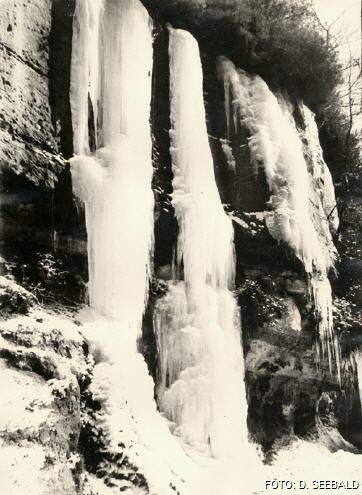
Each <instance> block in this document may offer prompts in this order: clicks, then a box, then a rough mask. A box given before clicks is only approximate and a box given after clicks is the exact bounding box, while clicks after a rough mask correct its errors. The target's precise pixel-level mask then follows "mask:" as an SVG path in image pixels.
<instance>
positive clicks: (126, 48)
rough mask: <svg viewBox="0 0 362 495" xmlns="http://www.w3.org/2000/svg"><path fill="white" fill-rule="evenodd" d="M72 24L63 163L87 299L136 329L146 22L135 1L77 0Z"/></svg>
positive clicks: (142, 250)
mask: <svg viewBox="0 0 362 495" xmlns="http://www.w3.org/2000/svg"><path fill="white" fill-rule="evenodd" d="M74 26H75V28H74V36H73V55H72V83H71V107H72V118H73V129H74V150H75V153H76V156H75V158H74V159H73V160H72V161H71V166H72V177H73V190H74V193H75V194H76V195H77V196H78V197H80V199H82V200H83V201H84V203H85V207H86V222H87V232H88V256H89V298H90V305H91V306H92V307H93V308H94V309H96V310H97V311H99V312H100V313H102V314H104V315H108V316H111V317H115V318H118V319H120V321H121V322H122V325H123V326H127V327H132V328H133V329H134V333H135V335H138V334H139V331H140V326H141V321H142V313H143V310H144V306H145V297H146V294H147V286H148V278H147V275H148V270H149V268H148V267H149V265H150V261H149V253H150V249H151V244H152V235H153V234H152V233H153V194H152V189H151V180H152V172H153V168H152V159H151V156H152V143H151V135H150V125H149V116H150V101H151V72H152V33H151V23H150V19H149V17H148V14H147V12H146V10H145V9H144V7H143V6H142V5H141V4H140V3H139V2H138V1H136V0H127V1H123V2H118V1H114V0H103V1H96V2H95V1H94V0H83V1H78V2H77V8H76V12H75V19H74ZM90 107H91V108H90ZM89 110H90V111H91V113H89ZM89 117H93V122H92V123H91V127H92V125H93V126H94V133H95V144H96V151H95V152H94V153H90V146H89V141H90V135H89V130H90V129H89V128H88V121H89ZM85 155H86V156H85Z"/></svg>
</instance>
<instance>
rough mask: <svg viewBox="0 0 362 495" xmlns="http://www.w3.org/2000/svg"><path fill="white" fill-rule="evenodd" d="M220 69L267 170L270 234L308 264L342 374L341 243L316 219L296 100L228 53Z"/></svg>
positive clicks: (325, 333) (315, 151)
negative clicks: (336, 284) (332, 278)
mask: <svg viewBox="0 0 362 495" xmlns="http://www.w3.org/2000/svg"><path fill="white" fill-rule="evenodd" d="M218 72H219V76H220V78H222V80H223V81H224V87H225V91H226V92H225V101H228V100H229V99H230V95H231V97H232V104H231V105H228V107H229V109H228V111H229V112H231V113H232V115H231V116H230V115H229V116H228V117H227V120H228V122H232V121H233V122H234V126H235V129H234V130H235V132H236V131H237V126H238V125H244V126H246V127H247V128H248V129H249V131H250V134H251V137H250V138H249V148H250V152H251V159H252V160H253V161H254V164H255V167H256V168H257V167H258V166H259V164H260V163H262V165H263V167H264V170H265V175H266V179H267V182H268V185H269V189H270V191H271V193H272V194H271V198H270V201H269V206H270V211H268V212H267V213H266V225H267V227H268V230H269V232H270V234H271V235H272V236H273V237H274V238H275V239H276V240H277V241H284V242H286V243H288V244H289V245H290V246H291V247H292V248H293V250H294V252H295V254H296V256H297V257H298V258H299V259H300V260H301V261H302V262H303V264H304V267H305V270H306V272H307V274H308V275H309V281H310V287H311V293H312V295H313V296H314V303H315V308H316V314H317V318H318V320H319V334H320V341H321V345H322V354H323V356H324V355H325V352H326V349H327V352H328V357H329V365H330V369H331V370H332V356H334V358H335V361H336V366H337V370H338V377H339V379H340V370H339V367H340V366H339V361H340V351H339V344H338V340H337V338H336V337H335V335H334V332H333V320H332V294H331V288H330V283H329V280H328V271H329V269H330V268H331V267H333V263H334V257H335V249H334V246H333V242H332V239H331V236H330V232H329V229H328V227H327V228H326V229H324V231H325V232H326V236H328V242H324V240H323V239H322V238H321V235H320V234H319V233H318V231H317V229H316V227H315V224H314V222H313V219H312V218H313V217H312V214H311V206H310V203H311V185H310V183H309V175H308V168H307V164H306V161H305V158H304V155H303V146H302V142H301V139H300V137H299V135H298V131H297V129H296V126H295V123H294V119H293V116H292V112H291V109H290V105H289V104H288V102H287V101H286V100H285V99H284V98H283V97H279V101H278V99H277V98H276V97H275V96H274V95H273V93H272V92H271V91H270V90H269V88H268V86H267V85H266V83H265V82H264V81H263V80H262V79H261V78H260V77H258V76H255V77H249V76H247V75H246V74H245V73H244V72H243V71H237V70H236V69H235V66H234V64H233V63H232V62H230V61H229V60H228V59H226V58H225V57H220V59H219V64H218ZM307 116H308V119H307V127H308V126H309V138H310V140H311V141H312V155H313V157H314V159H315V160H317V162H318V163H317V165H316V167H317V173H319V174H320V175H323V176H324V177H326V182H325V186H326V187H327V188H328V190H329V195H327V197H326V198H325V209H326V210H327V209H328V206H327V203H329V202H330V201H331V192H330V183H329V184H328V178H329V177H328V172H327V170H328V169H327V167H326V166H325V164H324V161H323V158H322V155H321V149H320V145H319V141H318V133H317V132H318V131H317V129H316V126H315V122H314V119H313V115H312V114H311V113H310V112H309V113H308V112H307ZM229 132H230V131H229ZM317 143H318V144H317ZM318 167H319V168H318ZM320 211H323V207H322V208H321V209H320ZM331 246H332V248H331Z"/></svg>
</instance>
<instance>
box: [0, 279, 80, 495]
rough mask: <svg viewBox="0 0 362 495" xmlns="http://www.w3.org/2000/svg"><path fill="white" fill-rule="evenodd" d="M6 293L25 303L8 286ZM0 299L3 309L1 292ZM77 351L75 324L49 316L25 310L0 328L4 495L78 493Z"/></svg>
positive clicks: (78, 408) (78, 392) (19, 292)
mask: <svg viewBox="0 0 362 495" xmlns="http://www.w3.org/2000/svg"><path fill="white" fill-rule="evenodd" d="M2 285H3V286H4V284H3V282H2ZM11 289H12V293H13V294H15V293H18V296H19V297H22V298H24V297H25V296H26V294H24V290H23V289H21V288H19V287H17V286H16V284H14V283H12V286H11ZM8 292H9V289H8ZM28 296H31V295H30V294H28ZM0 299H1V301H2V306H3V307H4V305H5V303H6V300H4V295H3V293H2V294H1V296H0ZM30 300H32V301H33V299H31V297H30ZM19 308H20V309H21V307H20V306H19ZM19 308H18V309H19ZM23 309H24V308H23ZM27 309H28V308H27ZM25 312H27V311H25ZM58 328H61V329H62V330H59V329H58ZM84 349H85V343H84V340H83V338H82V336H81V335H80V333H79V331H78V327H77V325H76V324H74V323H72V322H71V321H69V320H68V321H66V320H65V319H64V318H60V317H59V316H58V315H55V314H49V313H45V312H44V311H41V310H37V309H35V308H32V309H31V310H30V314H29V315H28V316H24V315H18V316H15V315H13V317H12V318H10V319H7V320H6V321H4V320H3V321H1V322H0V368H1V385H2V390H3V391H4V394H3V396H2V400H1V411H2V412H1V421H0V423H1V425H0V438H1V454H0V455H1V459H2V461H1V463H2V466H3V469H4V473H5V472H6V476H5V477H4V482H5V488H4V486H3V490H4V493H19V494H20V493H34V495H35V494H36V495H40V494H44V495H45V494H51V493H62V494H64V495H71V494H76V493H79V490H80V487H81V486H82V484H83V480H82V477H81V476H80V474H81V466H82V459H81V457H80V456H79V445H78V444H79V436H80V431H81V387H82V384H84V383H85V381H86V379H87V375H88V365H87V362H86V356H85V352H84ZM25 473H27V474H26V475H25Z"/></svg>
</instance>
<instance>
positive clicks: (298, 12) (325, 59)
mask: <svg viewBox="0 0 362 495" xmlns="http://www.w3.org/2000/svg"><path fill="white" fill-rule="evenodd" d="M143 2H144V4H145V5H146V7H147V8H149V10H150V12H151V14H152V16H153V17H155V18H156V19H159V20H161V21H163V22H170V23H171V24H172V25H173V26H175V27H179V28H184V29H187V30H189V31H191V32H192V33H193V34H194V36H195V37H196V38H197V39H198V41H199V44H200V48H201V51H202V53H203V56H204V58H209V59H210V58H213V57H215V56H217V55H221V54H222V55H226V56H228V57H229V58H230V59H231V60H232V61H233V62H234V63H235V64H236V65H237V66H238V67H240V68H243V69H245V70H246V71H248V72H250V73H256V74H259V75H260V76H261V77H263V79H264V80H265V81H266V82H267V83H268V85H269V86H270V87H271V88H272V89H274V90H277V91H286V92H287V93H288V95H289V96H290V97H291V98H296V99H302V100H303V101H304V103H306V104H307V105H308V106H309V107H310V108H311V109H312V110H313V111H314V112H315V113H316V115H317V120H318V123H319V126H320V129H321V141H322V145H323V147H324V149H325V150H326V161H327V162H328V165H329V166H330V168H331V170H332V174H333V175H334V178H335V180H340V179H341V178H342V177H343V176H344V174H345V172H346V169H347V171H350V170H351V169H353V170H355V169H356V168H357V169H359V167H360V152H359V149H358V140H359V136H358V135H357V134H356V133H355V132H354V131H353V118H354V108H352V111H350V110H351V108H349V107H350V103H351V102H352V103H353V98H352V100H351V98H350V97H351V95H352V93H351V91H354V90H357V89H358V88H357V86H358V81H357V82H356V77H354V76H353V72H351V71H350V72H348V70H350V67H342V64H341V63H340V62H339V60H338V52H337V49H338V45H339V44H340V43H343V42H344V40H341V39H340V38H336V37H334V36H333V30H332V25H330V26H328V25H324V24H323V23H322V22H321V20H320V19H319V18H318V16H317V15H316V13H315V11H314V9H313V4H312V2H311V0H169V1H167V2H165V1H164V0H143ZM353 64H356V61H353V60H352V58H351V64H349V65H353ZM346 71H347V72H346ZM357 72H358V71H357ZM359 75H360V74H357V78H359ZM351 77H352V79H351ZM342 83H343V84H342ZM341 93H347V100H346V99H345V98H343V94H341ZM344 106H346V108H344ZM352 107H353V105H352ZM358 111H359V112H360V108H359V107H358Z"/></svg>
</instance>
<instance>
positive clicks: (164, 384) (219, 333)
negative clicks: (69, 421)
mask: <svg viewBox="0 0 362 495" xmlns="http://www.w3.org/2000/svg"><path fill="white" fill-rule="evenodd" d="M169 31H170V41H169V56H170V89H171V127H172V128H171V131H170V136H171V155H172V169H173V173H174V179H173V201H172V203H173V206H174V209H175V215H176V218H177V221H178V224H179V236H178V242H177V250H176V251H177V252H176V256H175V263H174V265H175V266H174V277H173V281H172V282H171V283H170V285H169V290H168V293H167V294H166V296H165V297H164V298H162V299H161V300H159V301H158V303H157V306H156V310H155V317H154V323H155V330H156V337H157V343H158V352H159V362H160V383H159V386H158V403H159V406H160V409H161V410H162V411H164V413H165V414H166V416H167V418H168V419H169V420H170V421H171V422H172V431H173V432H174V434H175V435H177V436H179V437H181V440H182V442H183V443H185V444H186V445H188V446H189V447H192V448H194V449H196V450H198V451H201V452H204V453H206V454H211V456H213V457H216V458H225V457H229V456H235V455H237V454H240V452H241V448H242V446H243V445H244V447H245V442H246V441H247V428H246V411H247V405H246V397H245V389H244V369H243V354H242V350H241V345H240V321H239V315H238V309H237V304H236V301H235V299H234V297H233V295H232V293H231V292H230V289H231V288H232V287H233V281H234V271H235V259H234V244H233V228H232V224H231V220H230V219H229V218H228V217H227V215H226V214H225V212H224V210H223V206H222V204H221V201H220V196H219V193H218V190H217V186H216V182H215V176H214V168H213V159H212V155H211V151H210V147H209V142H208V134H207V128H206V119H205V109H204V101H203V75H202V67H201V61H200V55H199V48H198V45H197V42H196V40H195V39H194V38H193V37H192V36H191V35H190V34H189V33H187V32H186V31H183V30H174V29H170V30H169Z"/></svg>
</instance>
